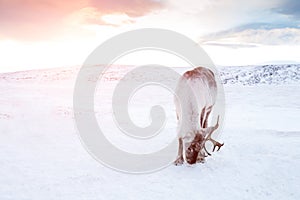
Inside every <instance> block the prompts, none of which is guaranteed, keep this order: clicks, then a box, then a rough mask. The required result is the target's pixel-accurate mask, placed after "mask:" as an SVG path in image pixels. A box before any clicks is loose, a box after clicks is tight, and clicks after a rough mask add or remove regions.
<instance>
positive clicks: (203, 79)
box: [174, 67, 224, 165]
mask: <svg viewBox="0 0 300 200" xmlns="http://www.w3.org/2000/svg"><path fill="white" fill-rule="evenodd" d="M175 94H176V95H175V106H176V114H177V120H178V130H177V134H178V143H179V148H178V156H177V159H176V160H175V162H174V164H175V165H180V164H183V162H184V160H185V161H186V162H187V163H189V164H195V163H196V162H202V163H203V162H204V161H205V157H207V156H208V155H209V156H210V155H211V154H210V153H209V152H208V151H207V149H206V147H205V143H206V142H207V141H210V142H212V144H213V151H215V149H216V147H218V149H217V151H219V150H220V148H221V147H222V146H223V145H224V143H223V144H221V143H219V142H217V141H216V140H214V139H212V138H211V135H212V133H213V132H214V131H215V130H216V129H217V128H218V127H219V116H218V118H217V123H216V124H215V125H214V126H210V127H208V120H209V116H210V113H211V111H212V109H213V107H214V104H215V102H216V96H217V84H216V81H215V76H214V73H213V72H212V71H211V70H209V69H207V68H204V67H197V68H195V69H193V70H191V71H187V72H185V73H184V74H183V76H182V77H181V78H180V80H179V82H178V84H177V88H176V92H175Z"/></svg>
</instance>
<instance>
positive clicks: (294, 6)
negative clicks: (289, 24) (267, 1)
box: [274, 0, 300, 20]
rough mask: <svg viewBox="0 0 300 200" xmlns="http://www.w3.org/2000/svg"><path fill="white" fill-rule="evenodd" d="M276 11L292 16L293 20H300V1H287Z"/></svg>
mask: <svg viewBox="0 0 300 200" xmlns="http://www.w3.org/2000/svg"><path fill="white" fill-rule="evenodd" d="M274 11H276V12H278V13H281V14H284V15H288V16H292V17H293V18H296V19H298V20H299V19H300V1H299V0H285V1H283V2H282V3H281V5H280V6H279V7H277V8H275V9H274Z"/></svg>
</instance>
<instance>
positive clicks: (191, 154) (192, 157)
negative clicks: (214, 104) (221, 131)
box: [185, 116, 224, 164]
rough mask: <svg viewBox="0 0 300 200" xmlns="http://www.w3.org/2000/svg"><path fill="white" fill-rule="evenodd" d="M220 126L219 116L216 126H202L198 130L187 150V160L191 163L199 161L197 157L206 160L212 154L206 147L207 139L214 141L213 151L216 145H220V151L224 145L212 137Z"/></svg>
mask: <svg viewBox="0 0 300 200" xmlns="http://www.w3.org/2000/svg"><path fill="white" fill-rule="evenodd" d="M218 127H219V116H218V119H217V123H216V125H215V126H211V127H208V128H201V130H199V131H197V132H196V134H195V137H194V139H193V140H192V142H191V143H190V145H189V147H188V148H187V149H186V151H185V157H186V161H187V162H188V163H189V164H195V163H196V162H197V159H200V162H201V161H204V159H205V157H207V156H211V154H210V153H209V152H208V151H207V149H206V147H205V143H206V142H207V141H210V142H212V143H213V152H214V151H215V149H216V147H218V149H217V151H219V150H220V148H221V147H222V146H223V145H224V144H221V143H219V142H217V141H215V140H214V139H212V138H211V135H212V133H213V132H214V131H215V130H216V129H217V128H218ZM205 153H206V154H205Z"/></svg>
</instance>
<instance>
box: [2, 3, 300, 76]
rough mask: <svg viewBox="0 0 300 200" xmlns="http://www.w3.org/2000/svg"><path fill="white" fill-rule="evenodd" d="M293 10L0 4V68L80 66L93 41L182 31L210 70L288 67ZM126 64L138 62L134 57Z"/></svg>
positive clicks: (299, 45)
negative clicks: (158, 30) (155, 31)
mask: <svg viewBox="0 0 300 200" xmlns="http://www.w3.org/2000/svg"><path fill="white" fill-rule="evenodd" d="M291 5H294V6H293V7H291ZM297 6H298V7H299V3H297V2H296V1H292V0H276V1H272V2H271V1H259V0H254V1H251V2H249V1H244V0H243V1H235V0H223V1H198V0H192V1H188V2H186V1H171V0H169V1H164V0H161V1H160V0H135V1H132V0H122V1H108V0H75V1H56V0H54V1H53V0H43V1H38V0H26V1H21V0H0V26H1V32H0V53H1V60H0V70H1V71H3V72H4V71H16V70H26V69H34V68H49V67H62V66H73V65H81V64H82V63H83V62H84V60H85V58H86V57H87V55H89V53H90V52H91V51H92V50H93V49H94V48H96V47H97V46H98V45H100V44H101V42H103V41H105V40H107V39H109V38H110V37H112V36H115V35H117V34H119V33H122V32H124V31H128V30H133V29H138V28H166V29H170V30H173V31H177V32H179V33H182V34H184V35H186V36H188V37H190V38H191V39H193V40H194V41H196V42H198V43H199V44H200V45H201V46H202V47H203V48H204V49H205V50H206V51H207V52H208V54H209V55H210V56H211V58H212V59H213V61H214V62H215V63H216V64H218V65H248V64H259V63H272V62H283V61H285V62H291V63H296V62H300V57H299V56H298V54H297V52H300V29H299V24H300V23H299V20H300V19H299V16H300V15H299V13H297V12H296V11H295V9H296V8H298V7H297ZM296 10H297V9H296ZM298 10H299V9H298ZM154 59H156V62H157V63H159V60H160V59H161V58H159V57H157V58H154ZM127 60H129V59H127ZM129 63H131V64H136V63H140V61H139V60H138V56H137V57H136V60H133V59H131V61H129ZM164 63H168V62H166V61H164ZM170 63H173V61H170ZM145 64H147V63H145Z"/></svg>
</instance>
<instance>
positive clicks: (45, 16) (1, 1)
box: [0, 0, 163, 40]
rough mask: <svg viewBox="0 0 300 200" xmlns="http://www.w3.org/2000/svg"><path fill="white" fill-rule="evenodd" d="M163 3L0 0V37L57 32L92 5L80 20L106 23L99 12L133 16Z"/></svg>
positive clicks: (34, 36)
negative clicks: (69, 19)
mask: <svg viewBox="0 0 300 200" xmlns="http://www.w3.org/2000/svg"><path fill="white" fill-rule="evenodd" d="M162 7H163V3H162V2H160V1H155V0H118V1H115V0H113V1H112V0H72V1H71V0H66V1H61V0H0V27H1V32H0V37H2V38H3V37H5V38H14V39H23V40H24V39H25V40H26V39H30V40H32V39H45V38H48V37H51V36H55V35H59V34H61V33H62V32H63V31H64V30H65V29H70V27H69V26H72V25H71V24H68V22H69V21H68V20H66V19H68V18H70V16H72V15H74V13H77V12H80V11H81V10H82V9H84V8H92V11H93V13H91V14H90V15H87V16H88V17H87V18H86V19H82V21H81V22H80V23H95V24H100V25H109V23H106V22H105V21H103V20H101V16H103V15H107V14H125V15H127V16H129V17H130V18H135V17H139V16H143V15H146V14H148V13H149V12H151V11H153V10H156V9H160V8H162ZM86 14H87V13H86ZM75 20H76V19H75ZM133 22H134V20H128V21H127V23H133Z"/></svg>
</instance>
